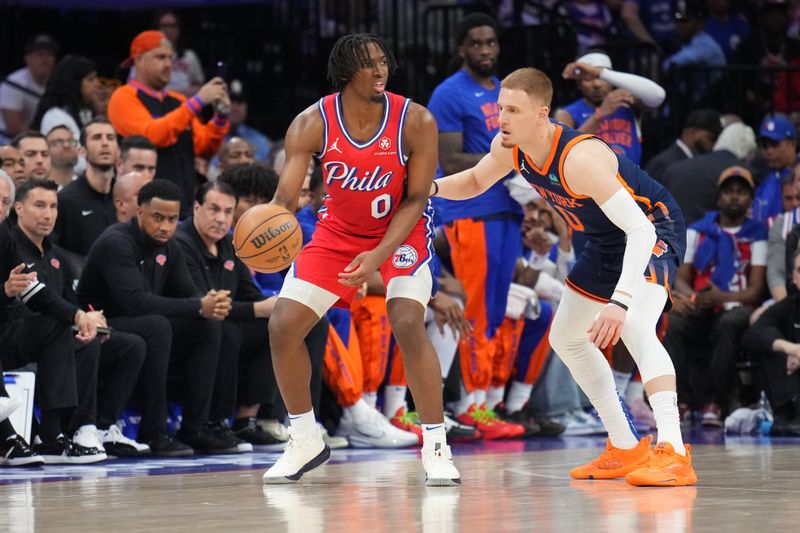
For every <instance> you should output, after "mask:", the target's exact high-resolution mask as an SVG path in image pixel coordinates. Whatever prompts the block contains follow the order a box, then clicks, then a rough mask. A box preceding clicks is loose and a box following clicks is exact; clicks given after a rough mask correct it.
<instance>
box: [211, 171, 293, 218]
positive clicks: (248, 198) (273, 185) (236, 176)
mask: <svg viewBox="0 0 800 533" xmlns="http://www.w3.org/2000/svg"><path fill="white" fill-rule="evenodd" d="M217 180H218V181H221V182H223V183H227V184H228V185H230V186H231V188H232V189H233V192H235V193H236V198H237V199H238V202H237V204H236V211H235V212H234V214H233V224H234V225H236V221H237V220H239V217H240V216H241V215H242V214H243V213H244V212H245V211H247V210H248V209H250V208H251V207H253V206H254V205H257V204H265V203H267V202H269V201H270V200H272V197H273V196H274V195H275V190H276V189H277V188H278V175H277V174H276V173H275V172H274V171H272V170H270V169H268V168H266V167H264V166H262V165H259V164H258V163H249V164H244V165H235V166H233V167H230V168H228V169H226V170H225V172H223V173H222V174H220V175H219V178H217Z"/></svg>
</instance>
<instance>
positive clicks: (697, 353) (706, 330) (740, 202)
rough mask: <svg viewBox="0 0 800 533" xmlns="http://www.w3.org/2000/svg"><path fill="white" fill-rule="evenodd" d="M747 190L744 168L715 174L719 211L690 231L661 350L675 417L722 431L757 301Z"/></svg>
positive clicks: (762, 241) (757, 244)
mask: <svg viewBox="0 0 800 533" xmlns="http://www.w3.org/2000/svg"><path fill="white" fill-rule="evenodd" d="M754 190H755V185H754V183H753V177H752V175H751V174H750V171H749V170H747V169H746V168H744V167H740V166H735V167H731V168H728V169H726V170H725V171H723V172H722V174H721V175H720V177H719V188H718V192H717V205H718V207H719V211H710V212H708V213H706V215H705V216H704V217H703V218H702V219H701V220H700V221H698V222H695V223H694V224H692V225H690V226H689V229H688V230H687V239H686V256H685V262H684V264H683V265H681V267H680V268H679V269H678V273H677V275H676V279H675V287H674V288H673V291H672V295H673V302H674V307H673V309H672V312H671V313H670V318H669V327H668V329H667V336H666V338H665V339H664V347H665V348H666V349H667V352H669V355H670V357H671V358H672V361H673V363H674V364H675V372H676V377H677V381H678V402H679V403H680V404H682V406H681V407H682V410H685V409H689V408H695V407H696V408H702V420H701V423H702V424H703V425H704V426H714V427H719V426H721V425H722V420H723V417H722V415H723V412H725V413H726V412H727V408H728V398H729V395H730V393H731V389H732V385H733V382H734V379H735V377H736V362H737V359H738V356H739V352H740V348H739V347H740V345H741V338H742V334H743V333H744V331H745V330H746V329H747V327H748V325H749V319H750V315H751V314H752V312H753V309H754V308H757V307H758V306H759V305H761V303H762V302H763V300H764V291H765V285H766V263H767V228H766V226H764V225H763V224H762V223H761V222H758V221H757V220H753V219H751V218H749V217H748V216H747V213H748V211H749V209H750V206H751V205H752V202H753V192H754ZM709 341H710V343H709Z"/></svg>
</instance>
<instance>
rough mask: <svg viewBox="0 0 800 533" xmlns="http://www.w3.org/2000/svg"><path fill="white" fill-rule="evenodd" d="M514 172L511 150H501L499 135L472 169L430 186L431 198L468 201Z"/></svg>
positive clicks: (439, 180)
mask: <svg viewBox="0 0 800 533" xmlns="http://www.w3.org/2000/svg"><path fill="white" fill-rule="evenodd" d="M512 170H514V155H513V152H512V150H511V149H509V148H503V146H502V145H501V144H500V135H497V136H495V138H494V139H493V140H492V147H491V149H490V150H489V153H488V154H486V155H485V156H483V157H482V158H481V160H480V161H478V164H477V165H475V166H474V167H472V168H468V169H466V170H462V171H461V172H458V173H456V174H452V175H450V176H445V177H443V178H439V179H438V180H436V182H435V183H434V184H433V185H432V186H431V196H439V197H441V198H447V199H448V200H469V199H470V198H474V197H476V196H478V195H479V194H481V193H482V192H484V191H485V190H486V189H488V188H489V187H491V186H492V185H494V184H495V183H496V182H497V181H499V180H501V179H503V178H504V177H505V176H507V175H508V173H509V172H511V171H512Z"/></svg>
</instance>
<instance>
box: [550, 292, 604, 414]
mask: <svg viewBox="0 0 800 533" xmlns="http://www.w3.org/2000/svg"><path fill="white" fill-rule="evenodd" d="M603 307H604V304H601V303H598V302H593V301H591V300H587V299H586V298H584V297H582V296H579V295H578V294H577V293H575V292H574V291H573V290H572V289H569V288H567V289H566V290H565V291H564V296H563V297H562V298H561V302H560V303H559V305H558V310H557V311H556V316H555V318H554V319H553V324H552V325H551V326H550V346H551V347H552V348H553V350H554V351H555V352H556V354H558V356H559V357H560V358H561V360H562V361H564V364H565V365H566V366H567V368H569V370H570V372H571V373H572V376H573V377H574V378H575V381H576V382H577V383H578V385H580V387H581V388H582V389H583V391H584V392H585V393H586V395H587V396H589V398H590V399H591V398H592V397H593V396H596V394H597V393H599V392H600V391H599V390H598V391H594V390H593V389H594V387H593V385H592V384H593V383H595V382H597V383H598V386H599V387H600V388H602V389H605V388H607V385H608V382H610V383H611V390H614V384H613V383H614V378H613V376H612V374H611V367H610V366H609V365H608V362H607V361H606V359H605V357H603V354H602V353H601V352H600V350H598V349H597V347H596V346H595V345H594V344H592V343H591V342H589V334H588V333H587V330H588V329H589V328H591V327H592V324H593V323H594V319H595V317H596V316H597V314H598V313H600V311H601V310H602V309H603ZM606 378H607V379H606ZM598 380H599V381H598ZM587 387H588V389H589V390H587Z"/></svg>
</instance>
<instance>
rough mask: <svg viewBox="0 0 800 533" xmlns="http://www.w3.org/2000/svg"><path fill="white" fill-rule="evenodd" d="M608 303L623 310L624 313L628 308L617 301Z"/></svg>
mask: <svg viewBox="0 0 800 533" xmlns="http://www.w3.org/2000/svg"><path fill="white" fill-rule="evenodd" d="M608 303H610V304H613V305H616V306H617V307H621V308H623V309H624V310H625V311H627V310H628V306H627V305H625V304H624V303H622V302H618V301H617V300H609V301H608Z"/></svg>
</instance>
